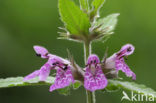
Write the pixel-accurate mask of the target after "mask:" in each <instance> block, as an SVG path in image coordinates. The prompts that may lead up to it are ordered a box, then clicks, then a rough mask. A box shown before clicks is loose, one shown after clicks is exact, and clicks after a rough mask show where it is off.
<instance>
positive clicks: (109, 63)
mask: <svg viewBox="0 0 156 103" xmlns="http://www.w3.org/2000/svg"><path fill="white" fill-rule="evenodd" d="M134 49H135V48H134V46H133V45H131V44H126V45H124V46H123V47H122V48H121V50H120V51H119V52H117V53H115V54H113V55H112V56H111V57H109V58H108V59H106V62H105V68H106V69H113V68H115V69H116V72H117V73H118V71H119V70H121V71H122V72H124V73H125V74H126V75H127V77H132V79H133V80H136V75H135V73H133V72H132V71H131V69H130V68H129V67H128V65H127V64H126V63H125V61H124V57H126V56H128V55H131V54H132V53H133V52H134Z"/></svg>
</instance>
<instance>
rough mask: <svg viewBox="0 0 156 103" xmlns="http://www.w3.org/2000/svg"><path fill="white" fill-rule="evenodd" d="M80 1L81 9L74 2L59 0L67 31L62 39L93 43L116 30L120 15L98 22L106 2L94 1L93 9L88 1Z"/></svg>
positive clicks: (112, 15) (103, 0)
mask: <svg viewBox="0 0 156 103" xmlns="http://www.w3.org/2000/svg"><path fill="white" fill-rule="evenodd" d="M79 1H80V8H79V7H78V6H77V5H76V4H75V3H74V2H73V1H72V0H59V13H60V16H61V20H62V21H63V23H64V25H65V29H64V30H65V31H66V33H61V34H62V37H61V38H63V39H73V40H77V41H84V40H90V41H92V40H96V39H99V38H101V37H104V36H105V35H104V34H110V33H111V32H112V31H113V30H114V28H115V25H116V24H117V17H118V15H119V14H111V15H109V16H107V17H105V18H102V19H99V20H96V17H97V16H98V15H99V10H100V8H101V7H102V5H103V4H104V2H105V0H93V2H92V8H91V9H90V7H89V3H88V0H79ZM93 19H94V20H93Z"/></svg>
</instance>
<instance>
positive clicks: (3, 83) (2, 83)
mask: <svg viewBox="0 0 156 103" xmlns="http://www.w3.org/2000/svg"><path fill="white" fill-rule="evenodd" d="M54 79H55V78H54V77H48V78H47V80H46V81H45V82H40V81H39V79H38V78H34V79H32V80H29V81H27V82H23V77H12V78H6V79H0V88H7V87H16V86H31V85H51V84H53V83H54Z"/></svg>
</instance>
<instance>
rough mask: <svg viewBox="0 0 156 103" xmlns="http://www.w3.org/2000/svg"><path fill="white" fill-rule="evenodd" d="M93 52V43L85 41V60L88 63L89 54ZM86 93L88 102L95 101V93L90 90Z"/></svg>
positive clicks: (93, 102)
mask: <svg viewBox="0 0 156 103" xmlns="http://www.w3.org/2000/svg"><path fill="white" fill-rule="evenodd" d="M90 54H91V43H90V42H85V43H84V60H85V63H87V59H88V57H89V55H90ZM86 95H87V103H95V102H96V101H95V93H94V92H90V91H88V90H86Z"/></svg>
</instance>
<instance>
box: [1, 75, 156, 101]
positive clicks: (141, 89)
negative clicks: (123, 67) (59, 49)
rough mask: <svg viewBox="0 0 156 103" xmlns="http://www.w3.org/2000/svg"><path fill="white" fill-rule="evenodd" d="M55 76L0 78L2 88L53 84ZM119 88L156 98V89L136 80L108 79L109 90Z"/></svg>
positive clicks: (63, 92)
mask: <svg viewBox="0 0 156 103" xmlns="http://www.w3.org/2000/svg"><path fill="white" fill-rule="evenodd" d="M54 80H55V78H54V77H48V79H47V80H46V81H45V82H40V81H39V79H37V78H34V79H32V80H29V81H28V82H23V77H14V78H6V79H0V88H8V87H20V86H33V85H34V86H35V85H48V86H49V85H51V84H53V83H54ZM80 86H81V84H80V83H79V82H76V83H75V84H73V89H78V88H79V87H80ZM118 88H122V89H125V90H129V91H134V92H136V93H139V94H144V95H148V96H150V95H153V96H154V98H155V100H156V91H154V90H153V89H151V88H148V87H146V86H145V85H140V84H137V83H134V82H124V81H118V80H108V85H107V87H106V88H105V89H106V90H107V91H116V90H117V89H118ZM58 92H59V93H61V94H63V95H68V94H69V92H70V86H69V87H67V88H63V89H60V90H58Z"/></svg>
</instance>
